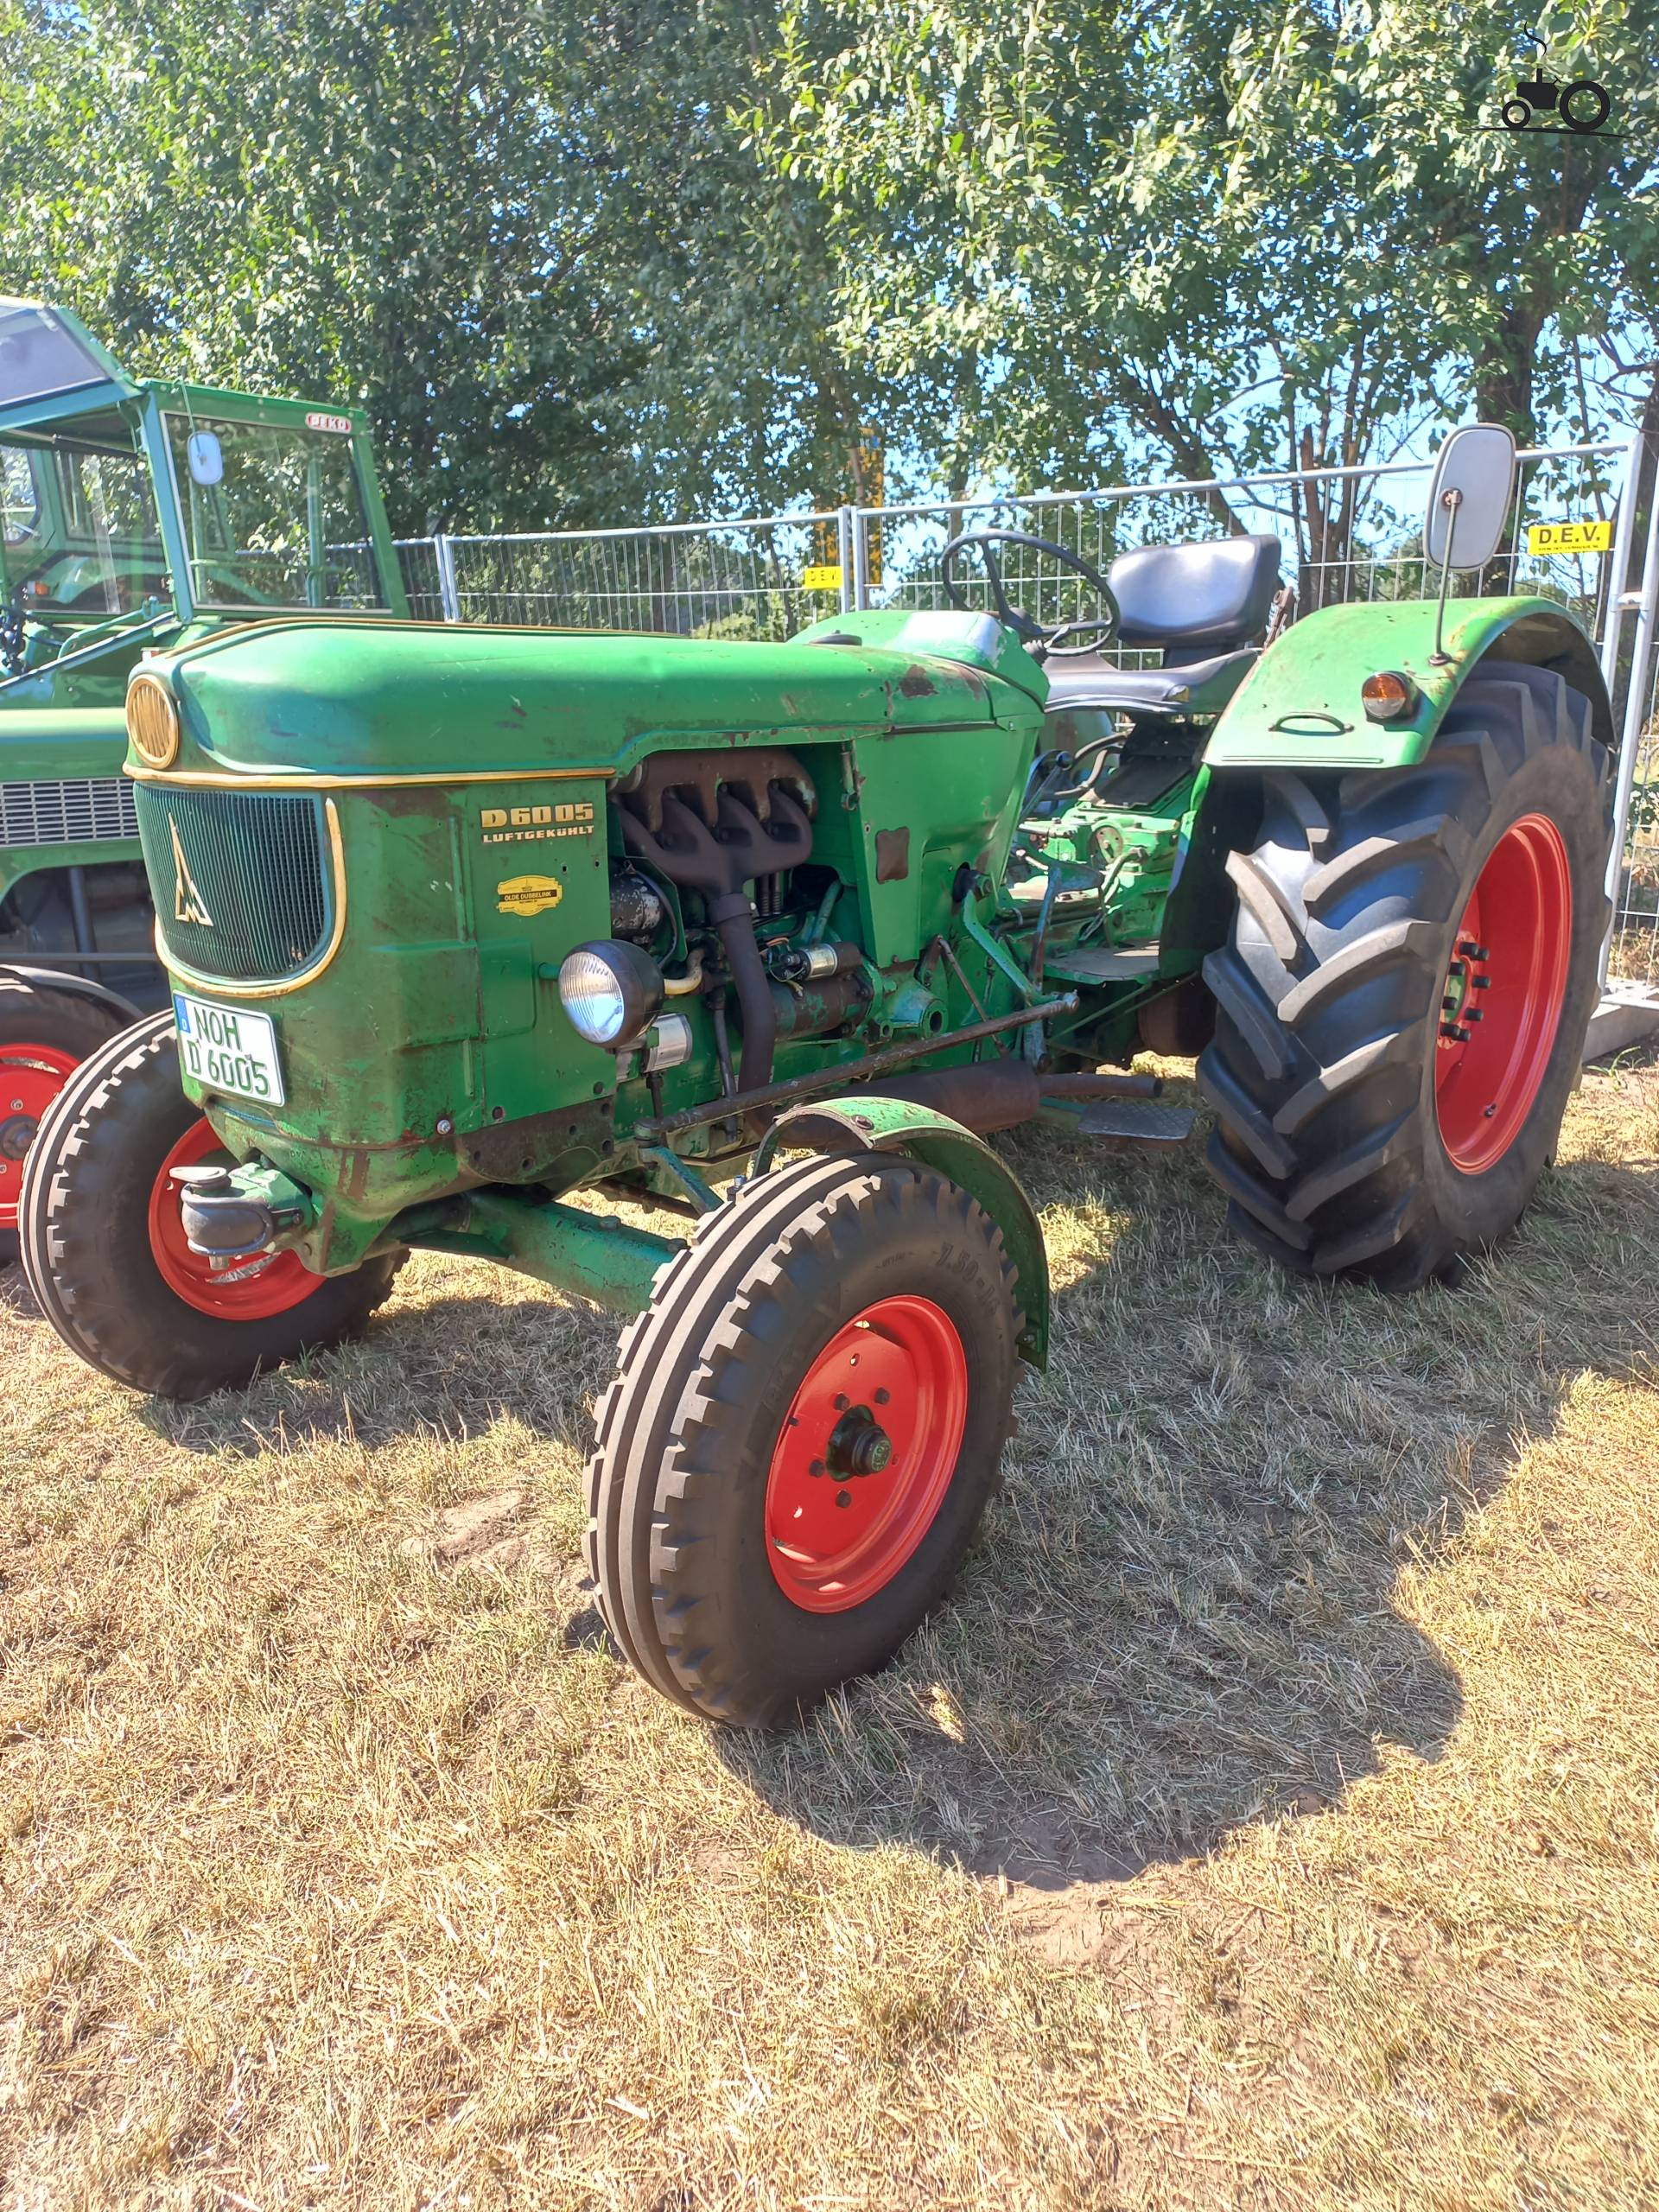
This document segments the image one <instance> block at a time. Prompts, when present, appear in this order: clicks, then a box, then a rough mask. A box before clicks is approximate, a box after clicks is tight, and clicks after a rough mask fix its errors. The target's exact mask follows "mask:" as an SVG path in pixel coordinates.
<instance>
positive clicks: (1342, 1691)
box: [0, 1131, 1659, 1891]
mask: <svg viewBox="0 0 1659 2212" xmlns="http://www.w3.org/2000/svg"><path fill="white" fill-rule="evenodd" d="M1623 1141H1625V1142H1628V1141H1629V1133H1628V1131H1626V1132H1624V1135H1623ZM1004 1148H1005V1149H1006V1151H1007V1154H1008V1156H1009V1158H1010V1160H1011V1163H1012V1165H1013V1166H1014V1168H1015V1170H1016V1172H1017V1173H1019V1174H1020V1176H1021V1178H1022V1179H1023V1180H1024V1181H1025V1183H1026V1185H1027V1188H1028V1189H1029V1191H1030V1192H1031V1194H1032V1196H1033V1199H1034V1201H1035V1202H1036V1204H1037V1205H1039V1208H1040V1209H1041V1210H1042V1211H1043V1213H1044V1217H1045V1228H1046V1234H1047V1237H1048V1241H1049V1245H1050V1249H1051V1255H1052V1265H1053V1269H1054V1274H1055V1280H1056V1283H1057V1287H1058V1294H1057V1300H1056V1313H1055V1326H1054V1334H1053V1355H1054V1357H1053V1365H1052V1369H1051V1371H1050V1373H1049V1374H1048V1375H1047V1376H1043V1377H1037V1378H1033V1379H1032V1380H1031V1381H1030V1382H1028V1383H1027V1385H1026V1386H1025V1387H1024V1389H1022V1391H1021V1394H1020V1402H1019V1409H1020V1431H1019V1433H1018V1434H1017V1435H1016V1436H1015V1438H1014V1440H1013V1442H1012V1443H1011V1445H1010V1447H1009V1450H1008V1452H1007V1460H1006V1474H1007V1482H1006V1488H1005V1491H1004V1493H1003V1495H1002V1496H1001V1498H999V1499H998V1500H997V1501H996V1503H995V1504H994V1506H993V1508H992V1510H991V1512H990V1514H989V1515H988V1518H987V1522H986V1525H985V1529H984V1531H983V1535H982V1539H981V1541H980V1544H979V1547H978V1548H977V1550H976V1554H975V1555H974V1556H973V1557H972V1559H971V1560H969V1562H968V1564H967V1566H966V1567H965V1569H964V1571H963V1574H962V1576H961V1578H960V1580H959V1584H958V1587H957V1591H956V1592H955V1594H954V1596H953V1598H952V1599H951V1600H950V1603H949V1604H948V1605H946V1606H944V1608H942V1609H941V1611H939V1613H938V1615H937V1616H936V1617H935V1618H934V1619H933V1621H932V1622H931V1623H930V1624H929V1625H928V1626H927V1628H926V1629H925V1630H924V1631H923V1632H922V1634H921V1635H919V1636H918V1637H916V1638H915V1639H913V1640H912V1643H910V1645H908V1646H907V1647H906V1649H905V1650H904V1651H903V1652H902V1653H901V1654H900V1655H899V1658H898V1660H897V1662H895V1663H894V1665H893V1667H891V1668H890V1669H888V1670H887V1672H886V1673H885V1674H884V1675H881V1676H880V1677H879V1678H878V1679H876V1680H874V1681H870V1682H868V1683H861V1684H857V1685H855V1686H853V1687H851V1688H849V1690H847V1691H846V1692H844V1693H842V1694H840V1695H838V1696H837V1697H836V1698H835V1699H834V1700H831V1701H830V1702H829V1705H828V1706H827V1707H826V1708H825V1709H824V1710H823V1712H822V1713H819V1714H817V1716H815V1717H814V1718H813V1719H812V1720H811V1721H810V1723H809V1724H808V1725H807V1726H805V1727H804V1729H802V1730H801V1731H799V1732H796V1733H795V1734H793V1735H790V1736H785V1737H781V1738H772V1739H753V1738H735V1737H722V1738H718V1739H717V1745H716V1748H717V1751H718V1754H719V1756H720V1757H721V1758H722V1759H723V1760H724V1761H725V1763H726V1764H727V1765H728V1768H729V1769H730V1770H732V1771H733V1772H734V1774H736V1775H737V1776H739V1777H741V1779H742V1780H743V1782H744V1783H746V1784H747V1786H748V1787H750V1788H752V1789H754V1790H755V1791H756V1792H757V1793H758V1794H759V1795H760V1796H761V1797H763V1798H764V1799H765V1800H766V1801H767V1802H769V1803H770V1804H772V1806H773V1807H774V1808H777V1809H778V1810H779V1811H780V1812H781V1813H783V1814H784V1815H786V1816H787V1817H789V1818H790V1819H791V1820H793V1821H797V1822H798V1823H799V1824H800V1825H801V1826H802V1827H806V1828H809V1829H810V1830H812V1831H813V1832H815V1833H816V1834H819V1835H821V1836H823V1837H825V1838H827V1839H829V1840H832V1841H834V1842H836V1843H837V1844H840V1845H842V1846H846V1847H850V1848H855V1849H867V1848H869V1847H873V1846H875V1845H878V1844H882V1843H889V1844H898V1845H900V1846H903V1847H909V1848H913V1849H921V1850H924V1851H926V1852H927V1853H931V1854H933V1855H935V1856H937V1857H938V1858H940V1859H945V1860H949V1861H954V1862H956V1863H959V1864H961V1865H963V1866H966V1867H968V1868H969V1869H971V1870H973V1871H974V1872H979V1873H985V1874H990V1873H997V1872H1001V1873H1006V1874H1007V1876H1008V1877H1009V1878H1011V1879H1012V1880H1014V1881H1017V1882H1020V1883H1022V1884H1026V1885H1030V1886H1032V1887H1033V1888H1036V1889H1046V1890H1052V1891H1064V1890H1065V1889H1067V1888H1068V1887H1070V1886H1071V1885H1077V1884H1085V1883H1094V1882H1098V1881H1104V1880H1110V1879H1114V1878H1122V1877H1123V1876H1126V1875H1128V1874H1130V1873H1132V1872H1135V1871H1136V1870H1137V1869H1139V1868H1141V1867H1143V1866H1147V1865H1149V1864H1153V1863H1156V1862H1158V1861H1168V1860H1178V1859H1183V1858H1185V1857H1188V1856H1190V1855H1192V1854H1194V1853H1202V1852H1204V1851H1206V1850H1208V1849H1210V1848H1211V1847H1214V1846H1215V1845H1216V1844H1217V1843H1218V1842H1219V1841H1220V1840H1223V1839H1224V1837H1225V1836H1226V1835H1227V1834H1229V1832H1230V1831H1231V1830H1234V1829H1236V1827H1239V1826H1240V1825H1241V1824H1242V1823H1246V1822H1249V1821H1255V1820H1260V1819H1264V1818H1270V1817H1273V1816H1274V1815H1277V1814H1278V1813H1280V1812H1281V1811H1283V1810H1285V1809H1287V1808H1294V1809H1297V1810H1301V1811H1309V1812H1311V1811H1314V1810H1317V1809H1318V1808H1320V1807H1322V1806H1325V1805H1328V1804H1331V1803H1332V1802H1336V1801H1337V1800H1338V1798H1339V1797H1340V1796H1341V1795H1342V1793H1343V1792H1344V1789H1346V1788H1347V1787H1348V1786H1349V1785H1350V1784H1351V1783H1353V1782H1355V1781H1356V1780H1357V1779H1358V1778H1360V1777H1363V1776H1364V1775H1366V1774H1368V1773H1370V1772H1372V1771H1374V1770H1376V1768H1377V1766H1378V1764H1379V1763H1380V1762H1381V1760H1382V1759H1383V1758H1384V1757H1385V1756H1387V1755H1388V1747H1389V1746H1395V1747H1398V1749H1399V1750H1400V1751H1402V1752H1403V1753H1405V1754H1407V1755H1408V1756H1410V1757H1413V1758H1420V1759H1433V1758H1436V1757H1438V1756H1439V1754H1440V1751H1441V1749H1442V1747H1443V1746H1444V1745H1445V1743H1446V1739H1447V1737H1448V1735H1449V1734H1450V1732H1451V1731H1452V1729H1453V1728H1454V1726H1456V1724H1457V1720H1458V1718H1459V1709H1460V1698H1459V1683H1458V1680H1457V1676H1456V1675H1455V1673H1454V1672H1453V1670H1452V1669H1451V1668H1450V1667H1449V1666H1448V1665H1447V1663H1446V1660H1445V1658H1444V1656H1442V1655H1441V1653H1440V1651H1439V1650H1438V1649H1436V1647H1435V1646H1434V1645H1433V1643H1431V1642H1430V1641H1429V1640H1428V1639H1427V1637H1425V1636H1424V1635H1423V1634H1422V1633H1421V1631H1420V1630H1419V1629H1417V1628H1416V1627H1415V1626H1414V1625H1413V1624H1412V1622H1411V1621H1410V1619H1409V1618H1407V1613H1408V1611H1409V1596H1408V1593H1405V1592H1402V1573H1408V1572H1409V1570H1410V1569H1411V1567H1413V1565H1414V1562H1415V1561H1416V1560H1428V1561H1430V1562H1432V1561H1433V1560H1435V1559H1436V1558H1437V1557H1439V1556H1441V1555H1442V1554H1444V1552H1445V1550H1446V1547H1447V1546H1448V1545H1449V1544H1451V1543H1452V1542H1454V1541H1456V1539H1457V1537H1458V1535H1459V1531H1460V1529H1462V1527H1463V1525H1464V1523H1465V1521H1466V1519H1467V1518H1468V1516H1470V1514H1471V1512H1474V1511H1477V1510H1478V1509H1479V1508H1480V1507H1481V1506H1482V1505H1483V1504H1484V1503H1485V1502H1486V1501H1487V1500H1488V1499H1490V1498H1491V1497H1492V1496H1493V1495H1494V1494H1495V1493H1496V1491H1497V1490H1498V1488H1499V1487H1500V1486H1501V1485H1502V1484H1503V1481H1504V1479H1505V1478H1506V1476H1507V1475H1508V1473H1509V1471H1510V1469H1511V1468H1512V1467H1513V1465H1514V1464H1515V1461H1516V1457H1517V1454H1518V1452H1520V1451H1521V1450H1522V1449H1524V1448H1525V1446H1526V1445H1527V1444H1528V1443H1529V1441H1531V1440H1536V1439H1539V1438H1541V1437H1544V1436H1547V1435H1548V1433H1549V1430H1550V1428H1551V1427H1552V1425H1553V1423H1554V1420H1555V1418H1556V1415H1557V1412H1558V1409H1559V1408H1560V1403H1561V1401H1562V1398H1563V1396H1564V1395H1565V1394H1566V1393H1567V1392H1568V1391H1569V1390H1570V1389H1572V1387H1573V1383H1574V1381H1575V1378H1577V1377H1578V1376H1580V1375H1581V1374H1582V1373H1583V1372H1585V1371H1586V1370H1592V1371H1600V1372H1603V1373H1605V1374H1608V1375H1611V1376H1619V1377H1624V1376H1629V1375H1631V1374H1633V1373H1637V1372H1640V1371H1642V1370H1643V1368H1644V1366H1645V1365H1646V1364H1647V1363H1649V1362H1650V1360H1651V1357H1652V1352H1653V1344H1654V1330H1655V1322H1656V1306H1655V1299H1656V1292H1655V1289H1654V1286H1655V1285H1656V1284H1659V1179H1656V1177H1655V1176H1654V1175H1653V1174H1652V1173H1643V1172H1642V1171H1641V1170H1640V1168H1638V1167H1637V1166H1633V1165H1632V1164H1630V1162H1629V1161H1628V1160H1624V1161H1609V1160H1597V1159H1580V1160H1574V1161H1572V1162H1570V1163H1569V1164H1568V1165H1567V1166H1564V1167H1562V1168H1561V1169H1560V1170H1559V1171H1557V1172H1556V1173H1554V1174H1552V1175H1551V1176H1550V1177H1549V1178H1548V1179H1546V1182H1545V1184H1544V1185H1543V1186H1542V1188H1541V1192H1540V1194H1539V1197H1538V1198H1537V1200H1536V1201H1535V1205H1534V1206H1533V1208H1532V1209H1531V1211H1530V1212H1529V1216H1528V1217H1527V1220H1526V1222H1525V1223H1524V1224H1523V1225H1522V1230H1520V1232H1519V1233H1518V1234H1517V1235H1516V1236H1514V1237H1512V1238H1511V1239H1510V1241H1509V1242H1508V1243H1506V1244H1505V1246H1504V1247H1503V1249H1501V1250H1499V1251H1498V1252H1497V1253H1495V1254H1494V1255H1491V1257H1490V1258H1489V1259H1487V1260H1485V1261H1484V1262H1479V1263H1478V1264H1477V1265H1475V1266H1474V1267H1473V1268H1471V1270H1470V1271H1469V1274H1468V1276H1467V1278H1466V1279H1465V1282H1464V1283H1463V1284H1462V1285H1461V1286H1460V1287H1459V1288H1458V1289H1457V1290H1456V1291H1446V1290H1441V1289H1434V1290H1430V1291H1428V1292H1426V1293H1423V1294H1420V1295H1418V1296H1417V1297H1414V1298H1410V1299H1389V1298H1384V1297H1382V1296H1380V1295H1378V1294H1374V1293H1371V1292H1368V1291H1365V1290H1363V1289H1355V1288H1351V1287H1335V1286H1331V1285H1324V1284H1318V1283H1306V1282H1301V1281H1291V1280H1289V1279H1287V1278H1285V1277H1284V1276H1282V1275H1280V1274H1277V1273H1275V1272H1274V1270H1273V1269H1271V1268H1268V1266H1267V1265H1266V1264H1265V1263H1264V1262H1261V1261H1260V1260H1259V1259H1258V1258H1257V1257H1256V1256H1255V1255H1254V1254H1253V1253H1251V1252H1250V1251H1249V1250H1247V1249H1244V1248H1243V1247H1242V1246H1240V1245H1238V1244H1236V1243H1231V1242H1230V1241H1229V1240H1228V1239H1227V1237H1226V1236H1225V1234H1224V1224H1223V1218H1222V1208H1221V1205H1220V1201H1219V1199H1218V1198H1217V1194H1216V1192H1214V1190H1213V1188H1212V1187H1211V1185H1210V1184H1209V1183H1208V1181H1207V1179H1205V1176H1204V1173H1203V1171H1202V1168H1201V1166H1200V1165H1199V1163H1198V1159H1197V1158H1196V1156H1195V1155H1193V1154H1185V1155H1183V1156H1182V1157H1180V1158H1178V1159H1175V1160H1166V1159H1156V1160H1154V1159H1148V1158H1146V1157H1144V1156H1140V1155H1133V1154H1131V1155H1126V1156H1122V1157H1116V1158H1113V1157H1107V1158H1101V1157H1099V1156H1096V1155H1090V1154H1082V1155H1080V1154H1079V1153H1078V1152H1077V1149H1076V1147H1074V1146H1073V1145H1071V1144H1070V1143H1069V1142H1067V1141H1065V1140H1064V1139H1062V1138H1060V1137H1058V1136H1055V1135H1050V1134H1048V1133H1046V1132H1036V1133H1031V1134H1027V1135H1020V1136H1019V1137H1017V1138H1015V1139H1011V1140H1006V1141H1004ZM474 1281H477V1282H478V1283H479V1284H480V1291H479V1293H478V1294H474V1292H473V1289H472V1284H473V1283H474ZM421 1289H422V1295H421V1297H420V1299H419V1300H415V1299H410V1298H401V1299H400V1298H399V1297H398V1296H397V1295H396V1294H394V1298H393V1300H392V1302H391V1305H390V1306H388V1307H387V1308H386V1309H385V1313H383V1315H382V1316H381V1317H379V1318H378V1319H377V1320H376V1322H375V1323H374V1324H373V1325H372V1330H371V1333H370V1335H369V1338H367V1340H366V1341H365V1343H364V1344H359V1345H353V1346H347V1347H345V1348H344V1349H342V1350H341V1351H338V1352H334V1353H330V1354H327V1355H324V1356H322V1357H319V1358H317V1359H315V1361H313V1362H311V1363H309V1364H308V1365H302V1366H301V1367H299V1368H296V1369H290V1370H285V1371H283V1373H280V1374H278V1375H275V1376H270V1377H268V1378H263V1379H262V1380H260V1381H259V1382H258V1383H256V1384H255V1385H254V1386H253V1387H252V1388H251V1389H249V1390H247V1391H245V1392H236V1393H226V1394H224V1395H221V1396H220V1397H219V1398H217V1399H214V1400H213V1401H210V1402H207V1404H206V1405H205V1406H201V1407H197V1408H173V1407H167V1406H163V1405H159V1404H151V1405H150V1406H149V1407H147V1408H145V1409H144V1411H143V1414H142V1415H141V1418H143V1420H145V1421H148V1422H149V1423H150V1424H152V1425H153V1426H154V1427H155V1429H156V1433H158V1434H160V1435H162V1436H163V1437H165V1438H166V1439H167V1440H168V1441H169V1442H170V1443H173V1444H175V1445H177V1446H183V1447H185V1448H188V1449H194V1450H200V1451H211V1452H241V1453H247V1454H250V1455H251V1454H255V1453H257V1452H260V1451H262V1450H264V1449H266V1448H268V1447H269V1446H270V1441H271V1440H272V1437H273V1434H274V1433H276V1432H277V1431H279V1430H282V1429H286V1431H287V1433H289V1435H296V1434H303V1433H321V1434H324V1435H334V1436H341V1437H346V1438H349V1439H351V1440H355V1441H356V1442H358V1443H359V1444H361V1445H362V1446H365V1447H376V1446H382V1445H385V1444H390V1443H393V1442H395V1441H397V1440H399V1439H402V1438H407V1437H411V1436H418V1437H432V1438H438V1439H442V1438H445V1437H452V1438H456V1439H459V1438H461V1437H463V1436H466V1435H468V1434H474V1435H475V1434H477V1433H480V1430H482V1429H484V1428H486V1427H489V1426H491V1425H493V1424H494V1423H497V1422H499V1421H501V1420H502V1419H503V1418H504V1417H505V1418H506V1419H508V1420H510V1421H513V1422H516V1423H517V1424H518V1425H520V1426H521V1427H523V1428H524V1430H525V1431H526V1432H527V1433H529V1435H530V1436H531V1437H532V1438H534V1439H536V1440H549V1441H552V1440H557V1441H558V1442H560V1443H562V1444H565V1445H568V1446H571V1447H572V1448H573V1449H574V1450H575V1452H577V1453H578V1454H585V1452H586V1451H587V1449H588V1439H589V1419H590V1413H589V1409H590V1408H591V1406H592V1403H593V1401H594V1397H595V1396H596V1395H597V1394H598V1393H599V1391H600V1390H601V1389H603V1387H604V1385H605V1383H606V1382H607V1379H608V1376H609V1374H610V1372H611V1368H612V1363H613V1352H614V1347H615V1340H616V1323H615V1321H614V1319H612V1318H610V1317H608V1316H606V1315H604V1314H601V1313H596V1312H594V1311H593V1310H592V1309H589V1308H587V1307H583V1306H564V1305H560V1304H558V1303H556V1302H555V1301H554V1300H551V1299H550V1298H548V1297H547V1296H545V1295H544V1294H542V1293H541V1292H539V1291H538V1290H537V1289H536V1288H535V1287H534V1286H529V1285H525V1286H522V1287H520V1286H518V1285H516V1284H510V1283H509V1282H508V1281H507V1279H505V1278H503V1277H501V1276H499V1275H492V1276H490V1277H488V1278H486V1277H484V1276H483V1275H482V1274H474V1273H473V1271H472V1270H470V1269H465V1268H461V1269H458V1270H457V1272H456V1273H455V1274H454V1275H453V1276H451V1275H450V1274H448V1273H447V1272H441V1273H439V1274H435V1275H430V1276H428V1277H427V1278H426V1279H425V1280H424V1281H423V1284H422V1286H421ZM32 1310H33V1309H32V1301H31V1300H29V1296H28V1293H27V1291H26V1290H25V1289H24V1288H23V1287H22V1283H21V1280H20V1278H19V1277H18V1275H17V1274H16V1271H15V1270H14V1271H11V1272H10V1273H6V1274H0V1317H3V1316H6V1315H9V1314H11V1313H16V1314H18V1315H20V1316H21V1315H22V1314H23V1313H29V1312H32ZM527 1459H533V1453H532V1454H529V1455H527ZM525 1471H526V1472H527V1473H533V1472H534V1468H533V1465H528V1464H527V1465H526V1470H525ZM580 1625H581V1626H582V1630H583V1634H584V1635H586V1634H587V1632H588V1630H590V1629H591V1627H592V1624H591V1621H590V1618H589V1617H588V1616H586V1615H584V1616H582V1621H581V1624H580ZM577 1640H582V1637H578V1639H577Z"/></svg>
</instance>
